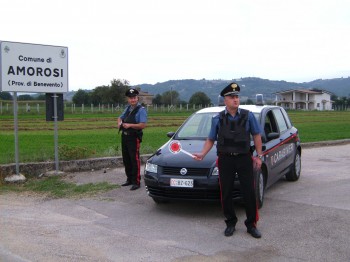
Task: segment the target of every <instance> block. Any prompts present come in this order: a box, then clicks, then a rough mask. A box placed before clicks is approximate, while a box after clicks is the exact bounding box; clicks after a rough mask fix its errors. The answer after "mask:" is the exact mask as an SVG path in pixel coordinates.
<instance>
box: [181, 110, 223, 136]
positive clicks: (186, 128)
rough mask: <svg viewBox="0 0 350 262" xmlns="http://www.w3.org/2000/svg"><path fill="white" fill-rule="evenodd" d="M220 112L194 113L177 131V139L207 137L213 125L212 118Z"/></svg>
mask: <svg viewBox="0 0 350 262" xmlns="http://www.w3.org/2000/svg"><path fill="white" fill-rule="evenodd" d="M216 114H218V113H215V112H211V113H200V114H194V115H192V116H191V117H190V118H189V119H188V120H187V121H186V122H185V123H184V125H183V126H182V127H181V129H180V130H179V132H178V133H177V139H206V138H207V137H208V135H209V131H210V127H211V119H212V117H213V116H214V115H216Z"/></svg>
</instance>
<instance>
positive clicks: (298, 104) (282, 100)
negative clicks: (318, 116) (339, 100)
mask: <svg viewBox="0 0 350 262" xmlns="http://www.w3.org/2000/svg"><path fill="white" fill-rule="evenodd" d="M331 95H332V93H331V92H328V91H324V90H306V89H294V90H286V91H281V92H277V93H276V101H275V104H276V105H278V106H281V107H283V108H285V109H302V110H332V101H331Z"/></svg>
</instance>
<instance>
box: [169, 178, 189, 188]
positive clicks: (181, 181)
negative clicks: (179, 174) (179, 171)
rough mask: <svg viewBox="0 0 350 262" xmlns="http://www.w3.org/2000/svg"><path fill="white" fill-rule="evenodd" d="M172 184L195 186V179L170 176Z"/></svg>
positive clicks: (175, 185)
mask: <svg viewBox="0 0 350 262" xmlns="http://www.w3.org/2000/svg"><path fill="white" fill-rule="evenodd" d="M170 186H173V187H193V179H177V178H170Z"/></svg>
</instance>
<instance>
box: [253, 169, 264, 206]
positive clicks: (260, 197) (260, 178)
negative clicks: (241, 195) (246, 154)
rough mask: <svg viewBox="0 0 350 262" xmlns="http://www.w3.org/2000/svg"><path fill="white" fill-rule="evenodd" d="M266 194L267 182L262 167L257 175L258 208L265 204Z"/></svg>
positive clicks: (256, 194)
mask: <svg viewBox="0 0 350 262" xmlns="http://www.w3.org/2000/svg"><path fill="white" fill-rule="evenodd" d="M264 194H265V182H264V173H263V171H262V170H261V169H260V170H259V171H258V172H256V175H255V196H256V200H257V201H256V202H257V205H258V208H259V209H260V208H262V206H263V204H264Z"/></svg>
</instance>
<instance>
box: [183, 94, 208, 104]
mask: <svg viewBox="0 0 350 262" xmlns="http://www.w3.org/2000/svg"><path fill="white" fill-rule="evenodd" d="M188 103H189V104H191V105H202V106H203V107H205V106H206V105H208V104H210V103H211V100H210V98H209V97H208V96H207V95H206V94H205V93H204V92H196V93H194V94H193V95H192V96H191V98H190V100H189V102H188Z"/></svg>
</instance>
